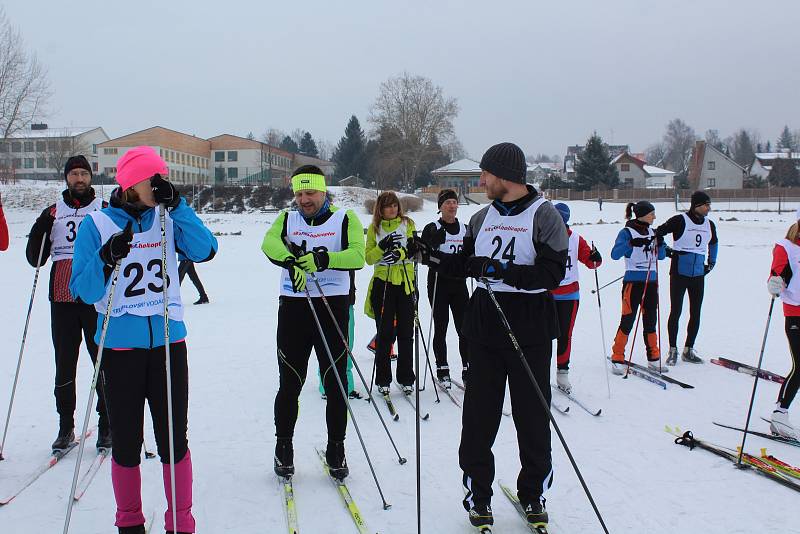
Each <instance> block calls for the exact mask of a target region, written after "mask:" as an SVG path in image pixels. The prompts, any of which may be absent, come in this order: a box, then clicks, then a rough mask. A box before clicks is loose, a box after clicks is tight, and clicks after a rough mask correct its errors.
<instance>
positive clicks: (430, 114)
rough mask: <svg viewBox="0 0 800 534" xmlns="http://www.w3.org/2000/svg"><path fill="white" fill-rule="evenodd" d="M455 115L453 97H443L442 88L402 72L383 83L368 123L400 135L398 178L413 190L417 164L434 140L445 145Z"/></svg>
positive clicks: (429, 149)
mask: <svg viewBox="0 0 800 534" xmlns="http://www.w3.org/2000/svg"><path fill="white" fill-rule="evenodd" d="M457 115H458V103H457V102H456V99H455V98H448V97H445V95H444V91H443V90H442V88H441V87H439V86H436V85H434V84H433V82H432V81H431V80H430V79H428V78H425V77H423V76H412V75H410V74H408V73H407V72H406V73H403V74H402V75H401V76H397V77H395V78H389V79H388V80H386V81H385V82H383V83H382V84H381V86H380V90H379V92H378V97H377V98H376V100H375V103H374V104H373V105H372V109H371V110H370V116H369V121H370V122H371V123H372V124H373V125H374V126H375V130H376V131H378V130H380V129H382V128H390V129H393V130H395V131H396V132H397V134H398V135H399V141H400V146H399V147H398V148H399V150H398V151H397V152H396V153H395V154H396V156H397V157H399V158H400V177H401V178H402V183H403V185H405V186H406V187H407V188H411V187H413V183H414V180H415V178H416V177H417V173H418V171H419V170H420V164H421V163H422V162H423V161H425V160H426V158H427V157H428V156H429V155H430V152H431V150H432V149H434V148H438V147H434V146H433V144H434V143H433V141H435V140H437V139H438V141H439V142H443V143H447V142H449V141H450V138H451V137H452V136H453V120H454V119H455V118H456V116H457Z"/></svg>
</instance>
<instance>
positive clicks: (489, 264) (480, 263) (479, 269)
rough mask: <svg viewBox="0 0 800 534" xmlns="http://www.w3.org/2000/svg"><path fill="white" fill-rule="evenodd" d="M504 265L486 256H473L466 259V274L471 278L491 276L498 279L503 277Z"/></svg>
mask: <svg viewBox="0 0 800 534" xmlns="http://www.w3.org/2000/svg"><path fill="white" fill-rule="evenodd" d="M504 270H505V265H504V264H503V262H501V261H500V260H494V259H492V258H487V257H486V256H473V257H472V258H470V259H468V260H467V276H471V277H472V278H491V279H493V280H499V279H501V278H502V277H503V271H504Z"/></svg>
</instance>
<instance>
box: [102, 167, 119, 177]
mask: <svg viewBox="0 0 800 534" xmlns="http://www.w3.org/2000/svg"><path fill="white" fill-rule="evenodd" d="M103 174H105V175H106V176H114V175H115V174H117V168H116V167H103Z"/></svg>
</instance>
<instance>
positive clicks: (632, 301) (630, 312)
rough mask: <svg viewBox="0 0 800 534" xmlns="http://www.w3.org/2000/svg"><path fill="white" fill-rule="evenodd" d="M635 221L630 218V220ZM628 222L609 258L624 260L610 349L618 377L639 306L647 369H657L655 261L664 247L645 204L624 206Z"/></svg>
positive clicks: (651, 211)
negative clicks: (619, 304) (618, 310)
mask: <svg viewBox="0 0 800 534" xmlns="http://www.w3.org/2000/svg"><path fill="white" fill-rule="evenodd" d="M634 216H635V217H636V218H633V217H634ZM625 218H626V219H628V222H627V223H625V227H624V228H623V229H622V230H620V231H619V234H617V240H616V242H615V243H614V248H613V249H611V257H612V258H613V259H615V260H618V259H620V258H623V257H624V258H625V276H624V277H623V279H622V318H621V319H620V323H619V329H618V330H617V335H616V336H615V337H614V345H613V346H612V347H611V370H612V372H613V373H614V374H617V375H621V374H623V373H624V372H625V347H626V346H627V344H628V336H629V335H630V333H631V330H632V329H633V324H634V322H635V319H636V311H637V310H638V309H639V306H640V305H641V306H642V334H643V336H644V345H645V350H646V352H647V365H648V367H650V368H651V369H653V370H656V371H660V372H666V368H661V365H660V357H661V353H660V351H659V346H658V334H657V333H656V321H657V320H658V275H657V272H656V261H658V260H663V259H664V258H665V257H666V253H665V251H664V247H663V246H661V244H660V243H659V242H658V240H657V239H656V236H655V232H654V231H653V229H652V228H651V225H652V224H653V221H654V220H655V219H656V208H655V207H654V206H653V205H652V204H651V203H649V202H647V201H646V200H640V201H639V202H636V203H635V204H634V203H633V202H629V203H628V205H627V206H625Z"/></svg>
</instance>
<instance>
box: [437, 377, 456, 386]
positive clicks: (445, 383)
mask: <svg viewBox="0 0 800 534" xmlns="http://www.w3.org/2000/svg"><path fill="white" fill-rule="evenodd" d="M437 380H439V384H440V385H441V386H442V387H443V388H444V389H452V387H453V381H452V380H450V375H447V376H443V377H442V378H438V379H437Z"/></svg>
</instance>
